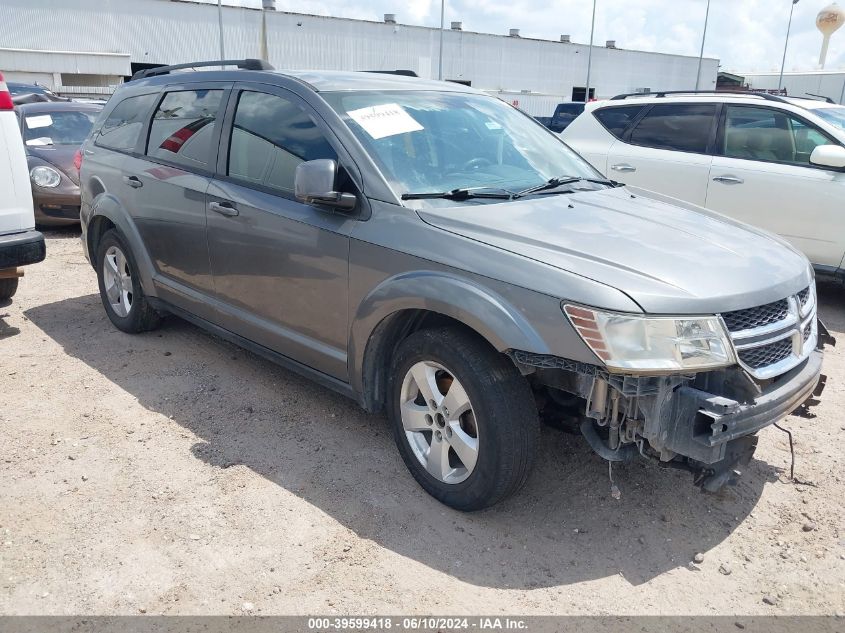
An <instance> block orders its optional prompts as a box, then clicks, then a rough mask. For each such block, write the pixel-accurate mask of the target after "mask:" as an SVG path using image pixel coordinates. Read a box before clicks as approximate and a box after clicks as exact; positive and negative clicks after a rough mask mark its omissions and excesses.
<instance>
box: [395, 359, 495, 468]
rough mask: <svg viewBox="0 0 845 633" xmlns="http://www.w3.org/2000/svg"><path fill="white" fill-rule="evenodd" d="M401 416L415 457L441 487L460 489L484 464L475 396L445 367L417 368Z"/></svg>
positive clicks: (406, 386)
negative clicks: (457, 486)
mask: <svg viewBox="0 0 845 633" xmlns="http://www.w3.org/2000/svg"><path fill="white" fill-rule="evenodd" d="M400 398H401V401H400V413H401V416H402V427H403V428H404V430H405V436H406V437H407V439H408V443H409V444H410V446H411V450H412V451H413V453H414V456H415V457H416V458H417V460H419V462H420V464H422V466H423V467H424V468H425V469H426V471H428V473H429V474H430V475H432V476H433V477H434V478H435V479H437V480H438V481H441V482H443V483H447V484H459V483H461V482H462V481H464V480H466V479H467V477H469V476H470V475H471V474H472V471H473V469H474V468H475V464H476V462H477V461H478V424H477V423H476V419H475V413H474V411H473V407H472V403H471V402H470V399H469V396H468V395H467V393H466V390H464V388H463V386H462V385H461V383H460V382H459V381H458V380H457V378H455V376H454V375H453V374H452V373H451V372H450V371H449V370H448V369H446V368H445V367H443V366H442V365H439V364H438V363H435V362H432V361H422V362H418V363H416V364H415V365H413V366H412V367H411V368H410V369H409V370H408V373H407V374H405V379H404V380H403V382H402V390H401V393H400Z"/></svg>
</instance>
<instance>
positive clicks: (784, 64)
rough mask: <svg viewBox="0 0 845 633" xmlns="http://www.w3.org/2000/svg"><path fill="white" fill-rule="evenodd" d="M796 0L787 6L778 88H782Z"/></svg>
mask: <svg viewBox="0 0 845 633" xmlns="http://www.w3.org/2000/svg"><path fill="white" fill-rule="evenodd" d="M796 4H798V0H792V6H790V7H789V22H787V24H786V40H785V41H784V43H783V59H782V60H781V62H780V77H778V90H780V89H781V88H783V68H784V66H786V47H787V46H789V31H790V29H791V28H792V12H793V11H795V5H796Z"/></svg>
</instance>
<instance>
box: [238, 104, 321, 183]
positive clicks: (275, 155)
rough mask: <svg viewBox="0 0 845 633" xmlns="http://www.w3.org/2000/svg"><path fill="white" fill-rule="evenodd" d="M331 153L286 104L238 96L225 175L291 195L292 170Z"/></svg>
mask: <svg viewBox="0 0 845 633" xmlns="http://www.w3.org/2000/svg"><path fill="white" fill-rule="evenodd" d="M318 158H331V159H333V160H337V154H336V153H335V151H334V149H333V148H332V146H331V145H330V144H329V142H328V141H327V140H326V138H325V137H324V136H323V134H322V132H320V128H318V127H317V126H316V125H315V123H314V121H313V120H312V119H311V117H310V116H308V114H307V113H305V112H304V111H303V110H302V109H301V108H300V107H299V106H297V105H296V104H295V103H293V102H292V101H289V100H288V99H285V98H283V97H278V96H276V95H271V94H264V93H259V92H243V93H241V96H240V99H239V100H238V107H237V110H236V111H235V122H234V126H233V128H232V140H231V142H230V144H229V168H228V174H229V176H231V177H233V178H237V179H239V180H245V181H247V182H250V183H254V184H260V185H264V186H266V187H272V188H273V189H279V190H281V191H285V192H288V193H293V180H294V175H295V173H296V166H297V165H299V164H300V163H302V162H305V161H308V160H316V159H318Z"/></svg>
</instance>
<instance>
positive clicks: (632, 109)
mask: <svg viewBox="0 0 845 633" xmlns="http://www.w3.org/2000/svg"><path fill="white" fill-rule="evenodd" d="M644 107H645V106H644V105H630V106H616V107H610V108H600V109H599V110H596V111H595V112H593V116H594V117H596V118H597V119H598V120H599V123H601V124H602V125H603V126H604V127H605V129H606V130H607V131H608V132H610V133H611V134H613V136H615V137H616V138H622V135H623V134H624V133H625V130H627V129H628V126H629V125H630V124H631V121H633V120H634V119H635V118H636V116H637V115H638V114H639V113H640V112H642V109H643V108H644Z"/></svg>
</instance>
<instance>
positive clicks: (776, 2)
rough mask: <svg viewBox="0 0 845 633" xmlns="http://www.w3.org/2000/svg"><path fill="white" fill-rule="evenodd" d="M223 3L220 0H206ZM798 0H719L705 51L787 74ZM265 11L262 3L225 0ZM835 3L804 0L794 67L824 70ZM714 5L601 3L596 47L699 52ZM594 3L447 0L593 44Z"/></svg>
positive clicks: (329, 6) (357, 3)
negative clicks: (825, 33)
mask: <svg viewBox="0 0 845 633" xmlns="http://www.w3.org/2000/svg"><path fill="white" fill-rule="evenodd" d="M200 1H207V2H212V3H215V4H216V0H200ZM791 1H792V0H711V5H710V20H709V23H708V27H707V41H706V43H705V46H704V54H705V55H706V56H708V57H717V58H719V59H720V60H721V63H722V69H723V70H728V71H732V70H733V71H744V70H745V71H747V70H758V71H765V70H779V69H780V62H781V56H782V55H783V43H784V37H785V35H786V24H787V21H788V19H789V8H790V6H791ZM224 2H225V3H226V4H241V5H245V6H250V7H260V6H261V0H224ZM829 3H830V0H800V2H799V3H798V4H797V5H796V6H795V15H794V17H793V21H792V32H791V35H790V38H789V52H788V53H787V58H786V69H787V71H789V70H809V69H813V68H816V67H817V63H818V55H819V49H820V48H821V34H820V33H819V32H818V30H816V25H815V18H816V14H817V13H818V12H819V10H820V9H821V8H823V7H825V6H827V5H828V4H829ZM706 5H707V0H598V5H597V6H598V9H597V11H596V34H595V42H596V43H597V44H600V45H603V44H604V42H605V41H606V40H610V39H613V40H616V45H617V46H619V47H620V48H631V49H639V50H647V51H659V52H666V53H680V54H686V55H696V56H697V55H698V51H699V47H700V46H701V32H702V28H703V26H704V12H705V8H706ZM276 6H277V8H278V9H279V10H281V11H293V12H297V13H314V14H318V15H331V16H337V17H348V18H362V19H367V20H381V19H382V17H383V14H385V13H395V14H397V19H398V21H399V22H400V23H404V24H420V25H426V26H439V24H440V2H439V0H276ZM591 10H592V3H591V2H590V0H446V24H447V26H448V24H449V22H451V21H452V20H460V21H462V22H463V23H464V29H465V30H468V31H481V32H485V33H502V34H506V33H507V32H508V29H510V28H519V29H521V34H522V35H523V36H524V37H540V38H545V39H554V40H557V39H558V38H559V37H560V35H561V34H564V33H565V34H569V35H571V36H572V40H573V41H575V42H579V43H586V42H589V40H590V12H591ZM826 68H827V69H834V68H845V28H842V29H840V31H839V32H837V33H834V35H833V37H832V39H831V43H830V50H829V52H828V58H827V65H826Z"/></svg>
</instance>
